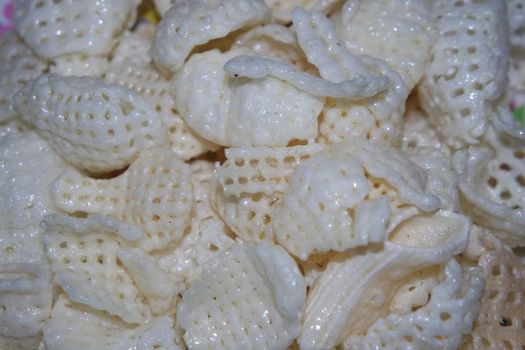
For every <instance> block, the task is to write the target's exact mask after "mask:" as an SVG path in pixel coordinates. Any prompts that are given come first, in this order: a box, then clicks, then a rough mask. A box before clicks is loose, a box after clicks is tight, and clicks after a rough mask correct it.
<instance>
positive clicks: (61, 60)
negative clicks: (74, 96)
mask: <svg viewBox="0 0 525 350" xmlns="http://www.w3.org/2000/svg"><path fill="white" fill-rule="evenodd" d="M108 67H109V60H108V59H107V58H106V57H104V56H86V55H78V54H71V55H64V56H60V57H57V58H55V59H54V60H53V63H52V65H51V66H50V68H49V71H50V72H51V73H55V74H58V75H61V76H71V75H73V76H79V77H83V76H86V77H94V78H99V77H102V75H103V74H104V73H105V72H106V71H107V69H108Z"/></svg>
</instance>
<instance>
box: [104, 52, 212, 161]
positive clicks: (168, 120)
mask: <svg viewBox="0 0 525 350" xmlns="http://www.w3.org/2000/svg"><path fill="white" fill-rule="evenodd" d="M135 61H136V59H135V58H130V59H127V60H122V61H121V62H120V61H119V62H118V63H112V64H111V66H110V68H109V70H108V72H107V73H106V75H105V80H106V81H107V82H108V83H110V84H119V85H122V86H124V87H126V88H128V89H130V90H133V91H135V92H136V93H138V94H141V95H142V96H144V97H145V98H146V99H147V100H148V101H149V102H150V103H151V104H152V105H153V106H154V108H155V111H156V112H157V113H158V115H159V117H160V119H161V120H162V121H163V123H164V125H166V129H167V130H168V142H169V145H170V147H171V149H172V150H173V151H174V152H175V153H176V154H177V155H178V156H179V157H180V158H182V159H183V160H188V159H191V158H193V157H196V156H198V155H200V154H202V153H206V152H207V151H214V150H216V149H217V148H218V146H217V145H214V144H212V143H211V142H208V141H206V140H204V139H203V138H202V137H200V136H198V135H197V134H195V133H194V132H193V131H192V130H191V129H190V128H188V126H187V125H186V123H185V122H184V120H183V119H182V118H181V117H180V115H179V113H178V112H177V110H176V109H175V107H174V105H173V99H172V97H171V95H170V91H169V90H170V82H169V80H167V79H166V78H165V77H164V76H163V75H162V74H161V73H160V72H159V71H158V70H157V68H156V67H155V66H154V65H153V63H146V64H144V63H134V62H135Z"/></svg>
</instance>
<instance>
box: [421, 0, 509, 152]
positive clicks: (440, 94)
mask: <svg viewBox="0 0 525 350" xmlns="http://www.w3.org/2000/svg"><path fill="white" fill-rule="evenodd" d="M432 17H433V21H434V26H435V28H436V29H435V30H436V41H435V42H434V44H433V46H432V49H431V59H430V61H429V63H428V66H427V68H426V71H425V75H424V77H423V79H422V81H421V83H420V84H419V85H418V92H419V97H420V100H421V106H422V107H423V109H424V110H425V111H426V112H427V114H428V115H429V117H430V121H431V123H432V124H433V125H435V126H436V127H437V129H438V131H439V132H440V134H441V135H442V136H443V138H444V139H445V141H446V142H447V144H448V145H449V146H451V147H454V148H459V147H462V146H465V145H469V144H475V143H477V142H478V139H479V138H480V137H481V136H482V135H483V134H484V133H485V132H486V130H487V126H488V122H489V119H490V118H491V116H492V114H494V113H495V109H494V108H495V104H496V103H497V100H498V98H499V97H500V96H501V93H502V91H503V90H504V87H505V85H506V84H507V78H506V77H507V71H508V59H509V43H508V37H507V12H506V7H505V1H500V0H486V1H482V2H479V1H471V0H468V1H461V2H458V1H453V0H439V1H434V2H433V12H432Z"/></svg>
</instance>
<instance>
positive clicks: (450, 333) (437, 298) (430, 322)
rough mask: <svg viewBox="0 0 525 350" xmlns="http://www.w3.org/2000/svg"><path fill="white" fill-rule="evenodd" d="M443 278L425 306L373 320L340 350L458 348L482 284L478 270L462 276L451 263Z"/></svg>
mask: <svg viewBox="0 0 525 350" xmlns="http://www.w3.org/2000/svg"><path fill="white" fill-rule="evenodd" d="M462 275H463V276H462ZM444 276H445V280H444V281H443V282H442V283H440V284H438V285H437V286H436V287H434V288H433V289H432V292H431V293H432V294H431V296H430V301H429V302H428V304H426V305H424V306H423V307H421V308H420V309H418V310H416V311H414V312H412V313H410V314H407V315H404V316H398V315H396V314H390V315H388V316H387V317H385V318H382V319H379V320H377V321H376V322H375V323H374V324H373V325H372V326H370V327H369V328H368V330H367V332H366V335H364V336H351V337H350V338H349V339H347V340H346V341H345V343H344V347H343V348H344V349H345V350H346V349H348V350H350V349H363V350H366V349H378V348H381V349H407V350H412V349H413V350H416V349H429V350H430V349H433V350H439V349H445V350H455V349H458V348H459V346H460V345H461V343H462V341H463V340H464V339H465V337H466V335H467V334H468V333H469V332H470V331H471V330H472V327H473V324H474V321H475V320H476V318H477V315H478V313H479V307H480V306H479V305H480V298H481V295H482V293H483V287H484V284H485V281H484V279H483V277H482V275H481V271H480V270H479V269H476V270H472V271H469V272H467V273H462V271H461V266H460V265H459V263H458V262H456V261H455V260H451V261H450V262H449V263H448V264H447V266H446V268H445V271H444Z"/></svg>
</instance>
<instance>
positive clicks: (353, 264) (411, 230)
mask: <svg viewBox="0 0 525 350" xmlns="http://www.w3.org/2000/svg"><path fill="white" fill-rule="evenodd" d="M406 223H407V224H406V225H402V226H400V227H399V229H398V231H394V236H396V240H395V241H386V242H385V243H384V244H383V245H382V246H369V247H367V248H363V249H360V250H350V251H348V252H345V253H342V254H340V255H338V256H336V257H335V258H333V259H332V260H331V261H330V262H329V264H328V266H327V267H326V269H325V270H324V271H323V272H322V274H321V276H320V277H319V278H318V279H317V281H316V283H315V284H314V286H313V288H312V289H311V290H310V293H309V295H308V300H307V303H306V311H305V317H304V318H303V327H302V333H301V335H300V336H299V338H298V343H299V345H300V347H301V348H304V349H330V348H332V347H334V346H335V345H337V344H339V343H341V342H342V341H343V340H344V339H346V337H348V336H350V335H351V334H357V333H360V332H364V331H366V329H367V328H368V327H369V326H370V324H372V323H373V322H374V321H375V320H376V319H377V318H379V317H381V316H384V315H385V314H386V312H387V310H388V306H389V304H390V301H391V299H392V297H393V295H394V292H395V289H394V288H392V285H395V283H396V281H400V280H401V279H403V278H404V277H406V276H408V275H409V274H410V273H412V272H414V271H417V270H420V269H422V268H425V267H429V266H432V265H436V264H441V263H445V262H448V261H449V260H450V259H451V257H452V256H453V255H455V254H458V253H460V252H461V251H463V249H464V248H465V246H466V245H467V242H468V231H469V226H470V225H469V223H468V220H467V219H466V218H465V217H463V216H461V215H458V214H451V213H450V214H445V215H436V214H434V215H431V216H428V217H427V216H422V217H414V218H412V219H409V220H408V221H407V222H406Z"/></svg>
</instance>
